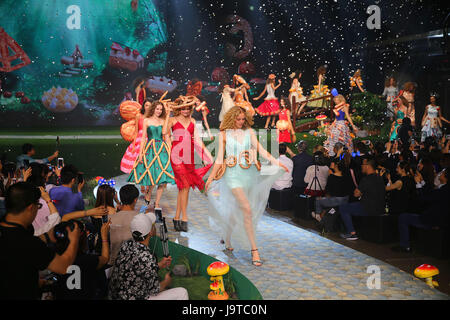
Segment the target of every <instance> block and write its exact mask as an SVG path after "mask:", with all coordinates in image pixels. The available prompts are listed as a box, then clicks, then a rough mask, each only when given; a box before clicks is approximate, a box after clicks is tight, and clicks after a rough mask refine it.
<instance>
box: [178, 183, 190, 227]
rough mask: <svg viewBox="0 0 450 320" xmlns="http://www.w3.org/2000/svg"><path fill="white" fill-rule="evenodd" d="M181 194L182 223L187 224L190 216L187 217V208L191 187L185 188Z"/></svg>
mask: <svg viewBox="0 0 450 320" xmlns="http://www.w3.org/2000/svg"><path fill="white" fill-rule="evenodd" d="M180 193H181V199H180V200H181V213H182V215H183V217H182V219H181V220H182V221H185V222H187V221H188V216H187V206H188V201H189V187H187V188H184V189H183V190H181V191H180Z"/></svg>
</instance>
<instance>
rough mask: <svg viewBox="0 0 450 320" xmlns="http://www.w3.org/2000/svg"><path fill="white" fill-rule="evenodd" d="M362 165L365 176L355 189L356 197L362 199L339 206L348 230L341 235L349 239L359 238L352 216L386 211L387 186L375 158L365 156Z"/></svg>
mask: <svg viewBox="0 0 450 320" xmlns="http://www.w3.org/2000/svg"><path fill="white" fill-rule="evenodd" d="M362 166H363V167H362V168H363V169H362V172H363V174H365V177H363V178H362V179H361V182H360V183H359V185H358V188H357V189H355V191H354V195H355V197H359V198H360V201H358V202H351V203H347V204H342V205H340V206H339V212H340V214H341V218H342V221H343V222H344V225H345V229H346V231H347V233H346V234H342V235H341V236H342V237H343V238H345V239H347V240H357V239H358V236H357V234H356V231H355V229H354V228H353V223H352V216H369V215H381V214H384V212H385V190H384V189H385V187H384V182H383V179H382V178H381V177H380V176H379V175H377V174H376V168H377V164H376V162H375V160H374V159H373V158H365V159H364V160H363V163H362Z"/></svg>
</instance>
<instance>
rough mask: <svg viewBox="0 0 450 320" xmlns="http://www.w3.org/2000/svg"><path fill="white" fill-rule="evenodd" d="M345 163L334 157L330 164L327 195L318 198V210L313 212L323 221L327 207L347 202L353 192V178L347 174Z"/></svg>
mask: <svg viewBox="0 0 450 320" xmlns="http://www.w3.org/2000/svg"><path fill="white" fill-rule="evenodd" d="M344 172H345V164H344V162H343V161H342V160H341V161H339V160H338V159H334V160H333V161H332V162H331V164H330V175H329V176H328V181H327V185H326V188H325V197H318V198H316V212H317V213H316V212H314V211H312V212H311V214H312V216H313V218H314V219H316V220H317V221H319V222H320V221H321V220H322V218H323V216H324V215H325V212H326V210H325V209H327V208H333V207H338V206H339V205H341V204H344V203H347V202H348V199H349V196H350V194H351V193H352V192H353V189H354V187H353V185H352V181H351V178H350V177H349V176H348V174H345V173H344Z"/></svg>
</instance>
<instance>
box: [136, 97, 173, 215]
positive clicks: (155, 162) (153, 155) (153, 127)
mask: <svg viewBox="0 0 450 320" xmlns="http://www.w3.org/2000/svg"><path fill="white" fill-rule="evenodd" d="M165 116H166V111H165V108H164V106H163V104H162V103H161V102H160V101H155V102H153V103H152V105H151V107H150V110H149V116H148V118H146V119H145V120H144V124H143V129H142V131H143V134H142V139H141V144H140V147H139V150H140V152H139V157H138V159H137V161H136V162H135V164H134V166H133V170H132V171H131V173H130V175H129V177H128V180H127V181H128V182H132V183H133V182H134V183H136V184H139V185H141V186H145V187H146V189H147V190H146V193H145V202H146V203H147V204H149V203H150V197H151V194H152V190H153V188H154V187H155V186H158V189H157V191H156V199H155V204H154V207H155V208H159V201H160V199H161V196H162V193H163V191H164V189H165V187H166V184H167V183H170V184H175V176H174V175H173V170H172V166H171V164H170V156H169V154H170V146H169V144H167V142H166V141H165V139H164V137H163V134H162V127H163V124H164V119H165Z"/></svg>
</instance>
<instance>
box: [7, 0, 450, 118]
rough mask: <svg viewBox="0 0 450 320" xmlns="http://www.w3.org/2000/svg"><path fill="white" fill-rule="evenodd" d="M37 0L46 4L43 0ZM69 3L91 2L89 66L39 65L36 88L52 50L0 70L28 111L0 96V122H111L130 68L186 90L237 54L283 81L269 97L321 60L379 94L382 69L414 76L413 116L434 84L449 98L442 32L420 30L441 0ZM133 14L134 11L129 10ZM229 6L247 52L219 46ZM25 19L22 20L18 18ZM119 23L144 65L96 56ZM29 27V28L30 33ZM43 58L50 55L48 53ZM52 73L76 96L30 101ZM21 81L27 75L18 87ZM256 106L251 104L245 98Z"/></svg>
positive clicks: (214, 105)
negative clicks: (123, 67) (59, 105)
mask: <svg viewBox="0 0 450 320" xmlns="http://www.w3.org/2000/svg"><path fill="white" fill-rule="evenodd" d="M8 1H9V0H4V1H2V3H3V8H5V6H6V4H5V3H6V2H8ZM9 2H10V4H8V5H9V6H12V2H11V1H9ZM44 2H48V3H50V2H49V1H48V0H44ZM69 2H70V4H77V3H79V4H80V5H81V4H82V5H84V6H85V7H86V6H92V7H94V6H95V10H91V11H90V14H89V19H95V21H96V22H97V25H95V24H93V23H92V22H91V23H89V24H88V25H87V26H86V25H85V26H84V32H89V31H90V32H92V33H95V39H94V40H95V41H96V44H95V46H94V47H92V48H90V49H89V50H86V51H84V52H83V53H84V54H85V56H88V57H89V56H90V58H91V59H94V61H95V68H94V69H95V71H93V72H92V74H90V75H88V77H83V78H81V80H80V79H77V80H73V82H72V83H70V82H69V80H66V79H62V80H60V79H59V78H58V77H57V76H56V75H55V74H56V73H55V72H53V73H50V72H49V73H48V74H46V75H44V77H43V79H44V80H43V79H42V78H41V79H39V82H41V81H48V83H49V84H48V85H47V86H46V87H42V88H39V86H36V84H33V85H31V84H32V83H33V81H34V80H35V79H36V78H37V77H38V76H39V74H38V72H37V71H35V70H36V69H33V68H37V67H38V66H39V67H42V66H43V65H50V64H53V65H58V60H57V59H58V56H56V58H54V59H53V57H52V58H51V59H44V56H42V54H41V56H39V57H38V56H36V57H34V59H33V60H34V61H33V64H32V65H30V66H27V67H24V68H22V69H21V70H20V71H13V72H11V73H0V79H1V80H2V88H1V89H2V90H3V92H4V91H8V90H9V91H11V92H14V91H17V90H23V91H25V94H27V91H29V92H30V93H28V94H29V95H30V99H31V104H30V105H34V107H29V108H30V109H29V110H31V111H30V112H29V117H27V118H29V119H27V120H25V119H23V118H20V117H17V118H16V114H17V112H16V113H14V112H12V111H11V110H10V109H8V105H7V104H6V103H4V100H0V105H1V109H0V115H1V114H3V115H4V116H3V117H2V118H3V119H2V121H1V122H2V124H3V125H10V124H11V123H10V121H6V120H7V119H6V116H7V117H8V120H11V117H14V118H16V119H15V120H16V126H17V123H19V124H21V125H22V126H25V125H32V124H39V125H42V124H44V125H45V124H46V125H60V124H63V123H64V124H65V125H67V121H69V122H70V123H71V125H76V123H77V121H82V122H83V124H84V125H86V124H92V125H111V124H115V123H120V122H121V121H122V120H121V119H120V117H119V116H117V113H116V114H114V110H115V109H116V108H117V106H118V105H119V103H120V101H121V100H122V99H123V96H124V92H126V91H130V92H133V88H132V82H133V80H134V79H136V78H137V77H138V76H144V77H149V76H152V75H157V76H166V77H167V78H169V79H173V80H175V81H177V83H178V86H177V89H176V90H174V91H173V92H171V93H170V96H171V97H176V96H177V95H178V94H184V93H185V92H186V91H185V90H186V83H187V81H189V80H190V79H193V78H198V79H200V80H202V81H204V82H205V83H207V84H209V85H212V86H217V83H214V81H213V79H212V78H211V73H212V71H213V70H214V68H217V67H223V68H224V69H225V70H226V71H227V72H228V74H229V76H230V77H231V76H232V75H233V74H235V73H238V67H239V65H240V64H241V63H242V62H250V63H251V64H252V65H253V66H254V73H253V74H250V75H245V77H246V79H247V80H250V78H262V79H265V78H266V77H267V75H268V74H269V73H275V74H276V75H277V78H278V79H281V80H282V81H283V84H282V86H281V87H280V88H279V89H278V90H277V92H276V95H277V96H280V95H285V96H287V95H288V89H289V87H290V78H289V77H288V76H289V74H290V73H291V72H293V71H295V70H302V71H303V76H302V78H301V80H300V81H301V85H302V87H303V90H304V93H306V94H308V93H309V92H310V90H311V89H312V87H313V85H314V84H316V83H317V77H316V69H317V68H318V67H319V66H321V65H326V66H327V67H328V72H327V80H326V83H327V84H328V85H329V86H330V87H335V88H337V89H338V90H339V92H340V93H344V94H345V93H347V92H348V90H349V89H348V88H349V77H350V76H351V75H352V74H353V72H354V71H355V70H356V69H361V70H362V79H363V81H364V87H365V88H366V89H367V90H368V91H370V92H373V93H377V94H381V93H382V91H383V87H384V80H385V78H386V77H388V76H390V75H394V76H396V78H397V81H398V84H399V85H400V86H401V85H402V84H403V83H404V82H407V81H413V82H416V83H417V84H418V88H417V93H416V114H417V116H418V117H421V116H422V113H423V109H424V107H425V105H426V104H427V103H428V98H429V96H428V94H429V92H430V91H436V92H438V93H439V95H440V98H439V100H438V104H440V105H441V106H444V107H445V106H446V105H447V104H448V100H449V98H450V92H449V87H450V86H449V79H448V78H449V75H450V73H449V67H448V54H447V53H446V52H445V49H444V48H443V43H444V38H442V37H433V38H426V33H428V32H431V31H435V30H439V29H442V27H443V22H444V20H445V18H446V16H447V15H448V14H449V12H450V6H449V4H448V2H447V1H417V0H416V1H407V2H406V1H401V0H394V1H374V0H362V1H341V0H330V1H323V0H316V1H309V0H306V1H288V0H266V1H262V0H249V1H224V0H222V1H202V0H153V1H151V0H140V1H138V2H139V6H138V9H137V13H129V11H130V12H131V9H130V1H128V0H127V1H125V0H124V1H112V2H111V4H110V2H108V1H96V2H95V5H94V4H92V2H89V1H75V0H73V1H65V0H63V1H60V2H58V4H60V10H59V14H60V15H62V16H64V12H62V11H63V10H64V8H65V6H67V5H68V4H69ZM24 3H25V4H24V5H23V6H28V7H27V10H26V11H25V9H23V10H24V11H23V14H22V16H25V17H26V18H27V19H28V20H29V21H33V19H32V17H31V15H32V14H33V10H31V9H30V7H29V6H30V5H32V4H35V5H37V2H36V1H34V0H30V1H25V2H24ZM52 3H53V2H52ZM370 5H377V6H379V8H380V9H381V29H379V30H376V29H374V30H369V29H368V28H367V26H366V21H367V19H368V18H369V16H370V14H368V13H367V12H366V10H367V7H368V6H370ZM0 6H2V4H0ZM102 7H104V8H102ZM16 10H17V11H18V12H20V10H21V6H20V5H19V6H18V7H17V8H16ZM35 10H37V9H35ZM46 10H47V11H46V13H47V15H48V16H47V17H46V19H47V20H49V21H51V19H52V15H53V11H52V8H51V7H48V6H47V8H46ZM149 13H151V15H152V18H151V23H154V22H155V21H157V23H158V26H159V27H158V28H159V29H158V35H161V36H160V38H158V39H157V41H156V40H154V38H155V37H154V33H152V32H153V31H151V30H153V29H151V28H153V27H154V24H151V23H150V22H148V18H147V16H148V15H149ZM27 15H28V16H27ZM138 15H140V16H139V17H138V18H136V17H137V16H138ZM230 15H237V16H239V17H242V18H244V19H245V20H246V21H248V23H249V25H250V29H251V33H252V38H253V46H252V48H251V51H250V53H249V54H248V55H247V56H246V57H243V58H241V59H236V58H233V57H231V56H230V55H229V54H227V43H228V44H232V45H234V46H235V47H236V48H237V49H238V50H239V49H240V48H241V47H242V46H243V45H244V44H245V42H246V41H247V40H246V39H245V37H244V35H243V33H242V32H239V33H237V34H230V33H229V32H228V30H229V29H230V27H231V25H230V24H229V23H227V21H226V18H227V17H229V16H230ZM17 17H20V15H18V16H17ZM1 18H2V20H0V21H2V22H1V23H0V26H1V27H4V28H5V30H6V31H7V32H8V34H10V35H11V36H12V37H13V38H15V40H16V41H17V42H19V43H20V45H21V46H22V48H24V50H25V51H26V52H27V51H28V50H30V51H32V50H33V48H31V47H27V46H28V43H27V41H28V40H27V39H25V38H24V39H20V34H19V35H18V33H15V29H14V28H17V22H18V21H19V20H20V19H19V18H16V17H11V16H8V15H6V13H5V11H3V16H2V17H1ZM11 19H15V21H16V24H13V23H9V22H10V21H11ZM27 19H25V20H24V21H25V24H26V21H27ZM102 19H104V20H102ZM90 21H92V20H90ZM98 21H100V22H101V23H102V24H103V26H104V28H99V27H98V24H99V23H100V22H98ZM126 23H128V24H129V28H130V34H133V36H134V39H131V40H129V42H127V44H128V43H130V42H132V43H135V44H136V46H137V47H138V48H139V49H140V50H139V51H140V52H141V53H142V54H143V55H144V57H145V59H146V68H145V69H143V70H140V71H137V72H124V71H120V72H118V71H117V70H112V69H111V68H110V67H108V66H107V61H105V60H106V59H107V58H105V57H104V56H103V55H105V54H106V52H107V51H109V44H110V42H111V41H119V42H120V40H121V39H120V38H119V39H116V38H113V37H112V36H110V33H111V32H113V31H112V29H114V28H117V26H118V25H119V26H120V27H122V32H123V30H125V31H126V30H127V29H126V28H127V25H126ZM47 24H48V23H47ZM86 28H88V30H86ZM89 28H91V30H89ZM124 28H125V29H124ZM53 29H54V28H53ZM39 30H40V29H37V31H36V33H38V31H39ZM41 30H42V29H41ZM149 30H150V31H149ZM53 31H54V33H56V34H58V31H60V34H63V35H66V34H67V30H64V27H61V30H53ZM132 31H133V32H132ZM441 33H442V31H441ZM43 34H44V32H41V34H34V35H33V37H34V38H36V36H40V37H42V38H43V39H42V40H41V42H43V43H44V44H45V43H46V41H48V43H50V41H51V40H54V39H53V38H52V39H50V38H49V37H47V38H48V39H46V38H45V37H44V36H43ZM417 34H425V35H423V36H419V37H417V39H410V38H408V37H410V36H412V35H417ZM116 36H117V35H116ZM17 37H19V38H17ZM61 37H62V36H61ZM100 37H103V38H105V40H108V41H105V42H100V41H99V40H98V39H99V38H100ZM56 38H58V37H56ZM56 40H58V39H56ZM94 40H92V41H94ZM86 41H87V40H86ZM104 43H107V45H108V46H107V45H106V44H104ZM100 44H101V45H100ZM65 50H66V51H67V52H66V54H69V55H70V53H71V51H73V48H71V47H70V46H68V48H67V49H65ZM52 59H53V60H55V61H51V60H52ZM97 60H98V62H97ZM55 62H56V63H55ZM27 68H28V69H27ZM25 80H26V81H25ZM61 81H62V82H63V83H64V86H65V87H69V86H70V87H71V88H73V89H74V91H76V92H77V93H78V96H79V101H80V102H79V105H78V107H77V109H75V110H74V111H71V112H69V113H64V114H51V112H50V111H48V110H45V108H44V107H43V106H42V104H41V103H40V99H41V94H42V92H43V91H44V90H48V89H49V88H50V87H51V85H53V86H56V85H59V83H60V82H61ZM70 81H72V80H70ZM81 81H82V82H81ZM25 82H27V83H30V84H29V89H28V90H27V89H26V85H25V84H24V83H25ZM52 83H54V84H52ZM42 86H43V85H42ZM61 86H63V85H61ZM263 86H264V85H263V84H259V85H253V86H252V90H251V91H250V94H251V96H254V95H257V94H259V93H260V92H261V91H262V89H263ZM24 87H25V89H23V88H24ZM36 87H38V88H36ZM204 88H205V86H204ZM205 97H206V99H207V101H208V105H209V107H210V110H211V111H212V114H211V116H210V117H209V118H210V119H211V120H210V124H211V125H213V126H217V125H218V123H217V116H218V113H219V111H220V96H219V95H218V94H217V92H213V91H211V92H206V93H205ZM250 98H251V97H250ZM2 99H3V98H2ZM5 106H6V107H5ZM256 106H257V105H255V104H254V107H256ZM446 109H447V108H444V110H443V114H444V116H446V117H447V118H449V116H450V115H449V112H448V110H446ZM94 114H95V116H94ZM5 115H6V116H5ZM80 119H81V120H80ZM26 121H28V122H26Z"/></svg>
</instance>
